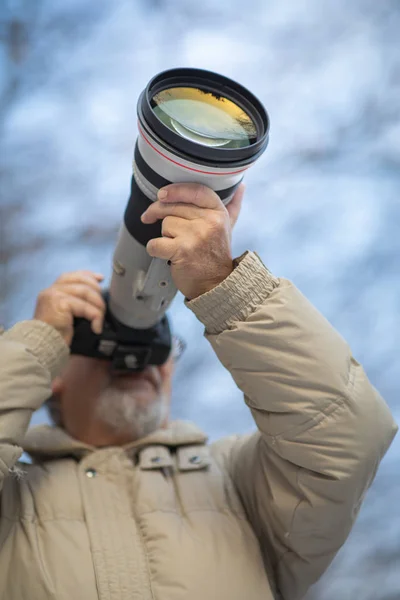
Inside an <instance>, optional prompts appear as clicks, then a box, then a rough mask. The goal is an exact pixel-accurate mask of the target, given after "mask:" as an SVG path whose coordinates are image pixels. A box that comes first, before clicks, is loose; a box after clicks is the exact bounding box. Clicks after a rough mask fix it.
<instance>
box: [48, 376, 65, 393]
mask: <svg viewBox="0 0 400 600" xmlns="http://www.w3.org/2000/svg"><path fill="white" fill-rule="evenodd" d="M63 391H64V380H63V379H62V377H59V376H58V377H56V378H55V379H53V381H52V383H51V393H52V394H53V396H60V395H61V394H62V393H63Z"/></svg>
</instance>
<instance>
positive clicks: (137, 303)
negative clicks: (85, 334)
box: [109, 69, 269, 329]
mask: <svg viewBox="0 0 400 600" xmlns="http://www.w3.org/2000/svg"><path fill="white" fill-rule="evenodd" d="M202 77H205V78H206V80H207V82H209V81H210V80H212V79H213V78H214V79H215V81H216V82H217V83H216V85H217V84H218V85H220V86H221V85H223V86H224V93H225V92H226V93H227V91H228V88H229V89H230V90H231V95H232V97H233V99H234V100H235V101H237V102H239V101H240V102H242V104H243V106H244V107H247V109H248V110H249V112H250V110H251V109H252V107H254V110H253V112H254V115H255V117H254V119H255V122H256V123H257V127H258V129H259V132H260V135H259V139H258V140H257V142H256V143H255V144H254V145H253V146H252V147H247V148H241V149H237V148H236V149H233V150H225V151H224V150H222V149H215V148H205V147H204V146H203V147H201V146H200V145H199V144H196V143H195V142H193V141H188V140H184V139H182V138H180V137H179V135H178V134H177V133H174V132H172V131H171V130H169V129H167V127H166V126H165V125H164V124H163V123H162V122H161V121H159V120H158V119H157V117H156V116H155V115H154V113H153V112H152V109H151V105H150V100H149V99H151V97H152V94H153V92H152V85H157V86H160V85H161V84H162V82H163V81H164V79H165V78H166V79H168V78H170V80H171V81H177V80H178V79H179V78H181V79H182V78H189V80H190V78H193V80H194V79H196V81H197V80H201V78H202ZM171 78H172V79H171ZM160 82H161V84H160ZM165 85H167V84H165ZM189 85H190V83H189ZM199 85H200V86H201V84H199ZM218 85H217V87H218ZM169 86H171V84H169ZM229 86H230V87H229ZM237 98H239V100H237ZM138 116H139V136H138V140H137V144H136V147H135V155H134V161H133V177H132V187H131V196H130V199H129V201H128V205H127V208H126V211H125V215H124V223H123V224H122V226H121V228H120V232H119V236H118V241H117V244H116V248H115V252H114V258H113V273H112V277H111V283H110V294H109V306H110V310H111V312H112V314H113V315H114V317H116V319H118V320H119V321H120V322H121V323H123V324H124V325H127V326H128V327H132V328H135V329H148V328H150V327H152V326H153V325H155V324H156V323H157V322H158V321H159V320H160V319H161V318H162V317H163V315H164V313H165V311H166V310H167V308H168V306H169V305H170V304H171V302H172V300H173V298H174V297H175V294H176V292H177V289H176V287H175V285H174V283H173V280H172V277H171V269H170V266H169V265H168V263H167V261H165V260H160V259H152V258H151V257H150V256H149V254H148V253H147V251H146V244H147V243H148V241H149V240H150V239H152V238H154V237H161V222H160V221H159V222H158V223H156V224H154V225H144V224H143V223H142V222H141V220H140V217H141V215H142V213H143V212H144V211H145V210H146V209H147V208H148V206H150V204H151V203H152V202H154V201H155V200H156V198H157V192H158V190H159V189H160V188H161V187H164V186H166V185H169V184H171V183H199V184H203V185H205V186H207V187H209V188H211V189H212V190H214V191H215V192H216V193H217V194H218V195H219V197H220V198H221V201H222V202H223V203H224V204H228V203H229V202H230V200H231V199H232V197H233V195H234V194H235V191H236V189H237V187H238V186H239V184H240V182H241V180H242V178H243V176H244V173H245V172H246V170H247V169H248V168H249V167H250V166H251V165H252V164H253V163H254V162H255V161H256V160H257V158H258V157H259V156H260V155H261V154H262V152H264V150H265V148H266V146H267V144H268V133H269V119H268V115H267V113H266V111H265V109H264V107H263V106H262V104H261V103H260V102H259V101H258V100H257V98H255V97H254V96H253V95H252V94H251V93H250V92H248V91H247V90H246V89H245V88H243V87H241V86H239V85H238V84H236V83H235V82H232V81H231V80H228V79H227V78H224V77H222V76H219V75H216V74H213V73H209V72H207V71H202V70H198V69H173V70H171V71H167V72H165V73H162V74H160V75H158V76H156V77H155V78H153V79H152V80H151V82H150V83H149V85H148V86H147V88H146V90H145V92H143V94H142V95H141V97H140V99H139V102H138ZM228 159H229V160H228Z"/></svg>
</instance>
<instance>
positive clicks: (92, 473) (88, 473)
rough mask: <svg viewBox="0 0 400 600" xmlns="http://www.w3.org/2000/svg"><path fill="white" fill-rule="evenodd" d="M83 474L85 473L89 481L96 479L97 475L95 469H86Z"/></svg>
mask: <svg viewBox="0 0 400 600" xmlns="http://www.w3.org/2000/svg"><path fill="white" fill-rule="evenodd" d="M85 473H86V477H89V478H90V479H92V478H93V477H96V475H97V471H96V469H86V471H85Z"/></svg>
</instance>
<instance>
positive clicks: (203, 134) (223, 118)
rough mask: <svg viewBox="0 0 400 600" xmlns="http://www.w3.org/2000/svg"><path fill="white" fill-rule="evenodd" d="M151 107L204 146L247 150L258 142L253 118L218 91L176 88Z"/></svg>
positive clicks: (161, 94) (164, 92) (164, 120)
mask: <svg viewBox="0 0 400 600" xmlns="http://www.w3.org/2000/svg"><path fill="white" fill-rule="evenodd" d="M151 107H152V109H153V111H154V113H155V114H156V115H157V117H158V118H159V119H160V121H162V123H164V125H166V126H167V127H168V128H169V129H171V130H172V131H174V132H175V133H178V135H180V136H181V137H182V138H185V139H187V140H190V141H192V142H195V143H197V144H200V145H203V146H209V147H216V148H218V147H221V148H244V147H247V146H250V145H251V144H253V143H254V142H256V140H257V129H256V126H255V124H254V122H253V120H252V119H251V117H250V116H249V115H248V114H247V113H246V112H245V111H244V110H243V109H242V108H241V107H240V106H238V105H237V104H235V103H234V102H232V100H229V99H228V98H225V97H224V96H221V95H218V94H216V93H215V92H210V91H206V90H201V89H199V88H195V87H172V88H168V89H166V90H162V91H161V92H158V93H157V94H155V95H154V96H153V98H152V100H151Z"/></svg>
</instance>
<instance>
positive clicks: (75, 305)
mask: <svg viewBox="0 0 400 600" xmlns="http://www.w3.org/2000/svg"><path fill="white" fill-rule="evenodd" d="M62 305H63V306H64V307H65V308H66V309H68V310H70V311H71V313H72V314H73V315H74V317H83V318H84V319H87V320H88V321H90V322H91V324H92V330H93V332H94V333H97V334H100V333H101V332H102V328H103V318H104V314H103V311H101V310H100V309H99V308H97V306H93V304H90V303H89V302H85V301H84V300H81V299H80V298H77V297H76V296H69V295H68V294H66V295H65V296H64V297H63V299H62Z"/></svg>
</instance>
